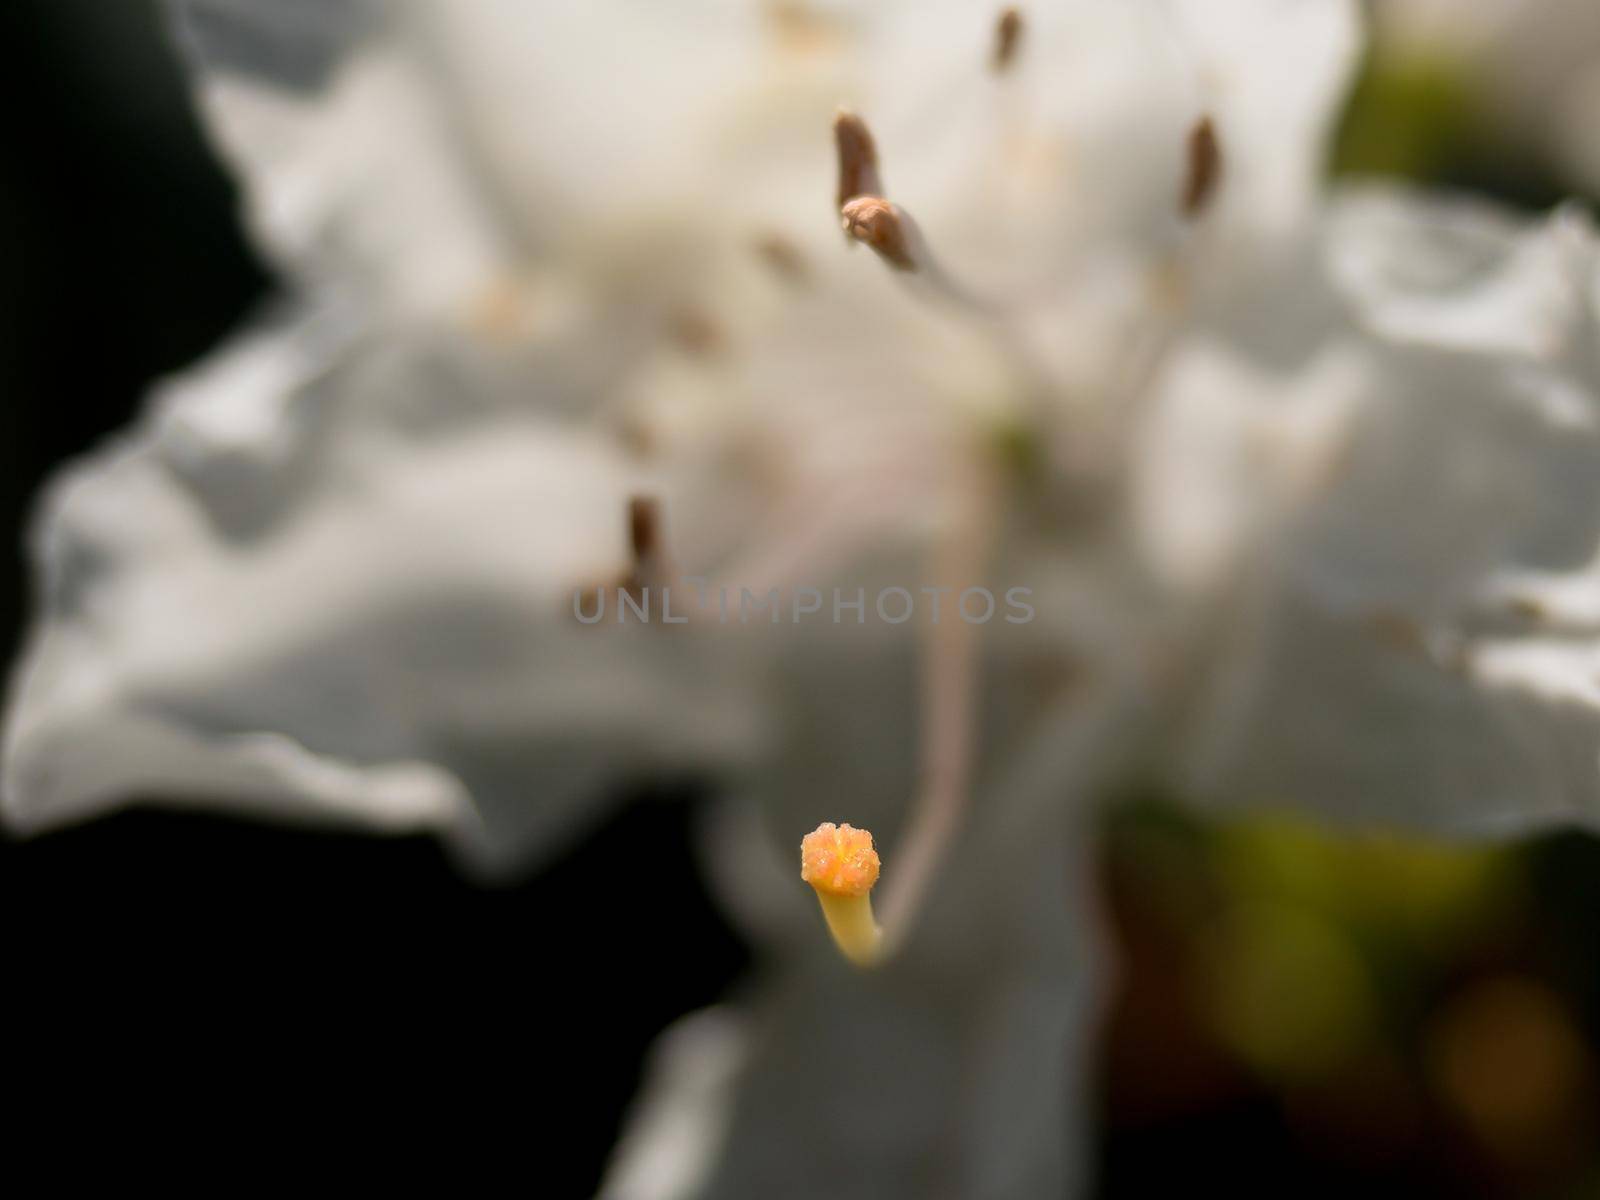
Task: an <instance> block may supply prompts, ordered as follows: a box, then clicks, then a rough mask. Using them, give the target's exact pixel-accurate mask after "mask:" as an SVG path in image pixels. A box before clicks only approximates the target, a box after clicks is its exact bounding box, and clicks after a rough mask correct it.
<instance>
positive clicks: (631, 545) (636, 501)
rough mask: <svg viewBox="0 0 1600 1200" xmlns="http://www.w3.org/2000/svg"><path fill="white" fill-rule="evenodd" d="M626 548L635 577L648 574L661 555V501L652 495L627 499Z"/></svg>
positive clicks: (656, 564)
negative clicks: (631, 555)
mask: <svg viewBox="0 0 1600 1200" xmlns="http://www.w3.org/2000/svg"><path fill="white" fill-rule="evenodd" d="M628 549H629V551H630V552H631V553H632V554H633V570H632V574H633V575H634V576H635V577H639V576H643V575H648V574H649V573H651V572H653V571H654V570H655V569H656V567H657V566H658V565H659V559H660V557H661V502H660V501H659V500H657V499H656V498H655V497H654V496H633V497H631V498H629V500H628Z"/></svg>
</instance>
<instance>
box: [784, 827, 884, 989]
mask: <svg viewBox="0 0 1600 1200" xmlns="http://www.w3.org/2000/svg"><path fill="white" fill-rule="evenodd" d="M878 869H879V862H878V852H877V851H876V850H874V849H873V848H872V834H871V833H869V832H867V830H865V829H855V828H852V827H851V826H849V825H835V824H834V823H833V822H832V821H824V822H823V823H822V824H821V825H818V826H817V827H816V828H815V829H814V830H812V831H811V832H810V833H808V834H806V836H805V837H804V839H802V840H801V842H800V878H801V879H803V880H805V881H806V882H807V883H809V884H810V885H811V886H812V888H813V889H814V890H815V891H816V893H817V900H818V902H819V903H820V904H821V905H822V916H823V919H824V920H825V921H827V923H828V932H829V933H831V934H832V935H833V940H834V944H835V945H837V946H838V947H839V950H840V952H841V953H842V954H843V955H844V956H845V957H846V958H848V959H849V960H850V961H851V962H853V963H855V964H856V966H858V967H869V966H871V965H873V964H874V963H875V962H877V961H878V958H879V955H880V953H881V951H882V947H883V932H882V930H880V929H879V928H878V923H877V922H876V921H875V920H873V917H872V885H873V884H875V883H877V882H878Z"/></svg>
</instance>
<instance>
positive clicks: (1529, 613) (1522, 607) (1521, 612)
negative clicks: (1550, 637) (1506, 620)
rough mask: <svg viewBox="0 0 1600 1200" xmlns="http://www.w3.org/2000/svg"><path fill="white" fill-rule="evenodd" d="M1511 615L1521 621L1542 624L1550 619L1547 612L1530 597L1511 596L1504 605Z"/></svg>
mask: <svg viewBox="0 0 1600 1200" xmlns="http://www.w3.org/2000/svg"><path fill="white" fill-rule="evenodd" d="M1506 606H1507V607H1508V608H1509V609H1510V610H1511V615H1512V616H1514V617H1516V618H1517V619H1518V620H1521V621H1530V622H1534V623H1536V624H1541V625H1542V624H1544V623H1545V622H1546V621H1548V620H1549V619H1550V613H1549V610H1548V609H1546V608H1545V606H1544V605H1543V604H1541V603H1540V602H1539V601H1537V600H1535V599H1534V598H1533V597H1532V596H1513V597H1512V598H1511V599H1510V600H1509V601H1508V602H1507V605H1506Z"/></svg>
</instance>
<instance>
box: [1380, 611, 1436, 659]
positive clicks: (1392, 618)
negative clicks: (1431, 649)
mask: <svg viewBox="0 0 1600 1200" xmlns="http://www.w3.org/2000/svg"><path fill="white" fill-rule="evenodd" d="M1366 629H1367V633H1368V634H1369V635H1371V636H1372V637H1374V638H1376V639H1377V640H1378V641H1379V642H1381V643H1382V644H1383V645H1384V646H1386V647H1388V648H1389V649H1390V650H1395V651H1399V652H1400V653H1403V654H1409V655H1413V656H1416V657H1423V658H1425V657H1427V654H1428V639H1427V634H1426V632H1425V631H1424V630H1423V628H1422V626H1421V625H1419V624H1417V622H1416V621H1415V620H1413V619H1412V618H1411V617H1408V616H1406V615H1405V614H1404V613H1399V612H1393V611H1390V610H1384V611H1381V612H1375V613H1373V614H1372V615H1371V616H1370V617H1368V618H1367V620H1366Z"/></svg>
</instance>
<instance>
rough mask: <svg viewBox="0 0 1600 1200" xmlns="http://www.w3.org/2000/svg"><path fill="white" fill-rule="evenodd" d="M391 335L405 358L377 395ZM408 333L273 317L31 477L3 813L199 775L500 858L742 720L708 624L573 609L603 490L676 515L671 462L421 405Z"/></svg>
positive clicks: (587, 566) (609, 531) (618, 519)
mask: <svg viewBox="0 0 1600 1200" xmlns="http://www.w3.org/2000/svg"><path fill="white" fill-rule="evenodd" d="M391 353H399V354H400V356H401V357H402V358H407V359H408V361H410V362H411V364H412V368H413V369H412V370H410V371H408V372H406V371H402V372H391V371H390V370H388V369H385V370H383V371H381V372H380V373H379V375H378V380H379V381H381V385H382V390H381V392H380V394H378V395H374V394H373V392H372V389H373V387H374V381H373V380H372V379H371V378H369V377H368V375H367V373H366V371H365V369H364V368H366V367H367V366H369V365H370V363H371V361H372V359H373V358H374V357H377V358H378V359H380V360H385V359H387V358H388V357H389V356H390V355H391ZM427 354H428V351H426V350H424V349H423V348H421V347H416V346H414V347H409V348H406V349H403V350H400V351H394V349H393V348H388V349H385V348H383V347H381V346H362V347H356V346H353V345H352V344H348V343H346V344H344V345H342V346H341V347H339V348H338V360H337V363H336V364H335V362H333V361H329V360H326V359H319V358H318V357H317V354H316V352H315V351H314V349H312V348H311V347H310V345H309V344H308V342H307V339H306V337H305V334H304V330H303V329H301V328H300V327H299V326H298V325H296V324H294V323H290V324H288V325H287V326H285V327H284V328H281V329H279V330H276V331H274V332H272V333H269V334H266V335H264V336H262V337H260V338H257V339H246V340H244V341H243V342H241V343H240V344H239V345H238V346H236V347H234V348H232V349H229V350H227V351H224V352H223V353H222V354H221V355H220V356H219V358H218V359H217V360H216V361H214V362H211V363H208V364H206V365H204V366H203V367H202V368H201V369H200V370H199V371H198V372H197V373H196V375H195V377H194V378H193V380H192V381H190V382H189V383H187V384H185V385H180V386H174V387H172V388H169V389H168V390H167V391H166V392H165V393H164V394H163V396H162V398H161V401H160V403H158V404H157V405H156V407H155V408H154V410H153V412H152V416H151V418H150V419H148V420H147V421H146V422H145V423H144V424H143V425H142V426H140V427H138V428H136V430H135V431H134V432H133V433H132V434H130V435H128V436H127V437H125V438H124V439H123V440H122V441H121V442H120V443H118V444H116V445H114V446H113V447H111V448H110V449H108V450H107V451H105V452H103V453H102V454H101V455H99V456H98V457H96V458H94V459H91V460H89V461H88V462H85V463H83V464H79V465H77V466H75V467H73V468H71V469H70V470H69V471H68V472H66V473H65V474H64V475H63V476H62V478H60V479H59V480H58V481H57V482H56V483H55V484H54V486H53V488H52V490H51V493H50V495H49V498H48V500H47V502H46V504H45V505H44V511H43V515H42V518H41V520H40V522H39V526H38V528H37V530H36V531H35V535H34V540H35V550H36V554H37V555H38V556H39V558H40V571H41V574H42V576H43V578H44V580H45V584H46V586H45V591H44V597H43V601H44V608H43V612H42V613H41V615H40V618H39V621H38V623H37V627H36V629H35V631H34V633H33V635H32V637H31V638H30V641H29V647H28V651H27V653H26V655H25V658H24V661H23V663H22V664H21V667H20V669H19V671H18V675H17V682H16V685H15V689H14V693H13V697H12V705H11V711H10V714H9V718H8V725H9V734H8V745H7V776H6V781H5V783H6V787H5V812H6V815H7V817H8V819H9V820H11V821H13V822H15V823H17V824H18V825H22V826H26V827H27V828H41V827H44V826H46V825H50V824H55V823H60V822H61V821H66V820H74V819H79V818H81V817H83V816H86V815H88V814H90V813H91V812H93V811H95V810H97V809H100V808H103V807H105V806H107V805H110V804H113V803H116V802H119V801H123V800H128V799H136V798H148V799H156V800H162V799H167V798H169V797H170V796H177V797H196V796H198V795H200V794H204V796H205V797H207V798H208V799H210V800H212V801H213V802H216V803H220V804H232V805H236V806H243V807H246V808H248V809H250V810H252V811H260V812H282V813H284V814H285V815H316V814H321V815H323V816H325V817H327V818H329V819H335V820H339V821H345V822H348V821H351V820H356V821H365V822H367V823H370V824H373V825H375V826H378V827H385V828H392V827H399V826H412V827H414V826H420V825H432V826H434V827H436V828H440V829H441V830H443V831H444V832H446V833H447V834H448V835H449V836H450V837H451V838H452V839H453V840H454V841H455V843H456V844H457V845H458V846H459V847H460V848H461V849H462V850H463V851H464V852H465V853H467V854H468V856H469V857H471V858H472V859H473V860H475V861H478V862H482V863H486V864H489V865H501V864H505V863H508V862H510V861H511V860H513V859H515V858H516V857H518V856H519V855H521V854H523V853H534V852H538V851H540V850H544V849H546V848H548V847H550V846H553V845H554V844H555V843H556V842H558V841H559V839H560V838H561V836H562V835H563V834H565V833H566V832H567V831H568V830H570V829H572V828H574V827H576V825H577V824H578V823H580V822H582V821H583V820H586V819H589V817H590V816H591V814H592V813H593V811H594V805H595V804H596V803H597V802H598V801H600V800H602V799H606V798H608V797H609V798H612V799H615V798H617V796H618V789H619V788H620V786H621V785H622V784H623V783H625V782H626V781H627V780H629V779H630V778H634V777H637V776H640V775H643V774H646V773H648V772H650V771H652V770H655V771H660V770H667V769H675V768H688V767H692V766H694V765H696V764H699V763H704V762H706V761H708V760H719V761H720V760H723V759H724V758H725V756H726V755H728V754H729V753H731V752H733V751H734V750H735V749H736V748H737V747H739V746H741V745H743V744H745V742H746V741H747V739H748V738H750V737H751V736H753V728H754V724H755V721H756V713H755V709H754V708H753V706H751V705H750V704H749V702H748V698H747V697H744V696H743V695H742V694H741V693H740V691H739V689H738V687H737V685H736V684H735V683H734V674H735V673H734V671H733V668H734V666H735V664H736V663H737V656H736V655H735V654H734V653H733V642H734V639H733V638H730V637H727V636H722V637H712V638H711V639H710V644H707V641H706V639H703V638H701V637H700V636H698V635H696V634H694V633H691V632H688V631H686V630H684V629H682V628H681V627H679V626H673V627H670V628H667V627H662V626H661V625H660V624H659V622H658V624H657V625H655V626H653V627H642V626H638V625H631V626H628V627H618V626H616V625H612V624H607V625H604V626H596V627H592V628H590V627H584V626H581V625H580V624H579V623H578V622H577V621H576V620H575V619H574V615H573V599H572V597H573V593H574V591H575V590H576V589H577V588H578V587H580V586H586V585H591V584H595V583H602V582H606V581H608V580H611V579H616V578H618V577H620V574H621V572H622V571H623V569H624V567H625V565H626V563H627V552H626V549H625V546H624V532H625V525H626V521H625V511H626V503H627V499H628V497H629V495H630V494H631V493H632V492H634V491H636V490H639V489H650V490H660V491H662V493H663V494H664V497H665V504H666V508H667V511H668V513H669V514H671V513H672V512H673V511H674V490H673V488H672V487H671V486H670V481H666V480H659V479H652V478H650V477H647V476H646V475H644V474H643V473H642V472H640V471H639V470H638V469H637V468H635V467H633V466H631V465H630V464H629V463H628V462H627V461H626V460H624V459H623V458H622V457H621V456H620V455H619V453H618V452H617V451H615V450H614V449H612V448H610V447H609V446H608V444H607V443H605V442H603V441H601V440H599V439H598V438H596V437H594V436H592V435H589V434H586V433H583V432H579V431H574V430H569V429H565V428H563V427H561V426H558V425H553V424H550V423H548V422H544V421H540V420H537V419H535V418H532V417H529V416H527V415H525V414H520V413H518V412H517V411H516V410H495V409H487V410H485V409H481V408H480V409H474V408H473V407H472V406H471V404H470V402H469V401H462V403H463V405H464V408H463V410H461V411H455V412H451V411H448V410H447V411H445V412H443V413H440V414H438V415H437V416H435V417H432V418H430V417H429V416H428V414H429V413H430V411H433V406H436V405H438V404H440V403H441V402H444V403H445V404H446V405H448V404H449V403H450V401H451V400H452V399H453V398H454V397H453V396H452V393H451V390H450V389H449V388H448V387H445V386H443V385H442V383H441V379H442V378H444V379H445V380H447V379H448V377H447V376H446V377H441V375H440V374H439V373H438V372H439V370H440V363H439V362H434V363H432V364H431V366H432V368H433V369H431V370H430V369H427V366H428V359H427ZM457 386H458V387H459V386H460V384H459V381H458V384H457ZM390 388H393V389H396V390H395V391H390V390H389V389H390ZM402 388H409V389H411V392H410V394H407V393H406V392H404V391H401V390H399V389H402ZM435 388H439V389H440V391H439V392H437V393H436V392H435V391H434V389H435ZM468 395H470V392H468ZM474 412H476V414H477V415H476V416H473V415H472V414H473V413H474ZM285 447H288V449H286V448H285ZM669 519H670V517H669ZM746 657H752V656H749V655H747V656H746Z"/></svg>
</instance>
